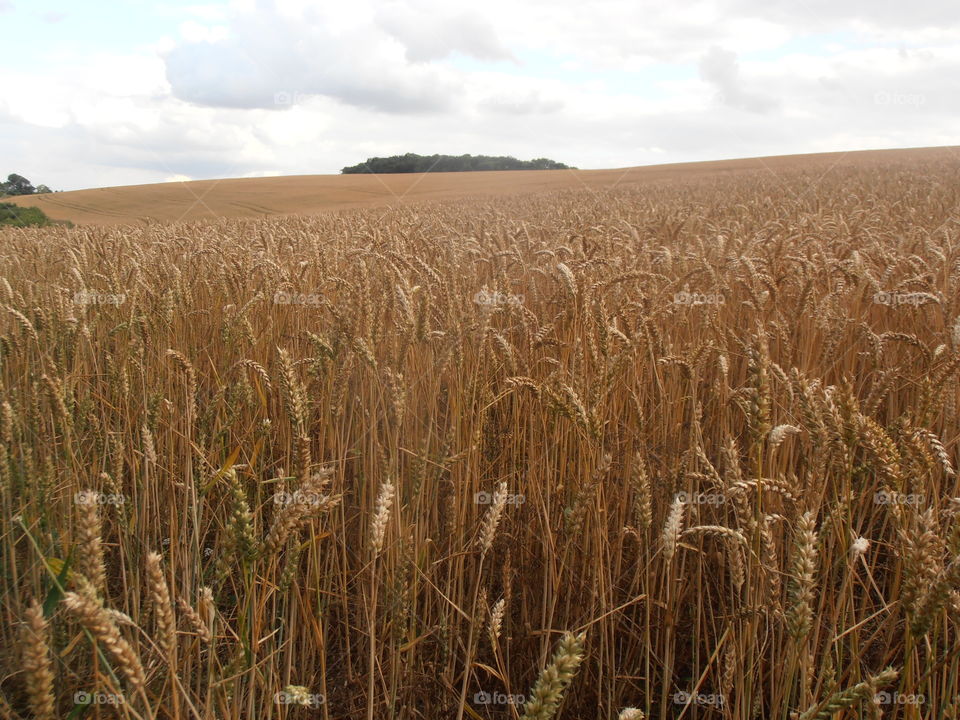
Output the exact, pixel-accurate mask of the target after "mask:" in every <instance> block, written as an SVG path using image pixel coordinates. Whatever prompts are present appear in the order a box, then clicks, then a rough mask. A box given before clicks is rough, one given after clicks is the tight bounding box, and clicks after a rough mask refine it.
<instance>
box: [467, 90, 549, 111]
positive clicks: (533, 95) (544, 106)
mask: <svg viewBox="0 0 960 720" xmlns="http://www.w3.org/2000/svg"><path fill="white" fill-rule="evenodd" d="M479 107H480V109H481V110H488V111H490V112H494V113H499V114H504V115H536V114H549V113H555V112H558V111H559V110H562V109H563V107H564V102H563V101H562V100H560V99H557V98H552V99H548V98H543V97H541V96H540V93H538V92H536V91H531V92H529V93H526V94H525V95H518V96H509V95H496V96H493V97H490V98H487V99H486V100H483V101H481V102H480V103H479Z"/></svg>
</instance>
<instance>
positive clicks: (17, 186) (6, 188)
mask: <svg viewBox="0 0 960 720" xmlns="http://www.w3.org/2000/svg"><path fill="white" fill-rule="evenodd" d="M48 192H52V191H51V190H50V188H48V187H47V186H46V185H37V186H36V187H34V186H33V183H31V182H30V181H29V180H27V179H26V178H25V177H24V176H23V175H17V174H16V173H10V174H9V175H7V181H6V182H2V183H0V195H41V194H43V193H48Z"/></svg>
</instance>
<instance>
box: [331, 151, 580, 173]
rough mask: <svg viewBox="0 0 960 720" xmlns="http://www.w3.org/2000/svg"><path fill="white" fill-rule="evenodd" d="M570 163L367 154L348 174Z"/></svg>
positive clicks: (555, 166) (526, 167)
mask: <svg viewBox="0 0 960 720" xmlns="http://www.w3.org/2000/svg"><path fill="white" fill-rule="evenodd" d="M571 169H576V168H570V167H569V166H568V165H564V164H563V163H559V162H556V161H554V160H548V159H547V158H537V159H535V160H517V159H516V158H515V157H509V156H498V157H492V156H490V155H417V154H415V153H407V154H406V155H394V156H392V157H386V158H368V159H367V161H366V162H362V163H360V164H359V165H353V166H350V167H345V168H343V170H341V171H340V172H341V173H343V174H345V175H351V174H357V173H423V172H468V171H475V170H571Z"/></svg>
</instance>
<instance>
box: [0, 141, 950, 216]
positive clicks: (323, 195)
mask: <svg viewBox="0 0 960 720" xmlns="http://www.w3.org/2000/svg"><path fill="white" fill-rule="evenodd" d="M953 149H955V148H920V149H910V150H869V151H859V152H849V153H822V154H816V155H783V156H777V157H768V158H748V159H740V160H719V161H715V162H696V163H679V164H672V165H652V166H647V167H634V168H620V169H615V170H524V171H504V172H476V173H433V174H401V175H299V176H287V177H270V178H242V179H231V180H198V181H194V182H186V183H155V184H151V185H129V186H124V187H111V188H96V189H93V190H75V191H72V192H63V193H55V194H52V195H43V196H31V197H24V198H16V199H14V200H13V202H17V203H19V204H21V205H36V206H37V207H40V208H41V209H42V210H43V211H44V212H45V213H47V215H49V216H50V217H51V218H53V219H55V220H71V221H72V222H74V223H78V224H97V225H122V224H137V225H144V224H149V223H153V222H177V221H193V220H202V219H204V218H208V219H209V218H213V217H228V218H241V217H264V216H270V215H293V214H304V215H311V214H315V213H318V212H323V211H326V210H340V209H346V208H357V207H380V206H389V205H400V204H409V203H414V202H419V201H423V200H438V199H446V198H462V197H468V196H484V195H490V196H494V195H519V194H524V193H531V192H538V191H544V190H561V189H565V188H579V187H584V186H586V187H589V188H596V189H599V188H605V187H606V188H609V187H611V186H614V185H620V186H622V185H629V184H633V183H645V182H653V181H662V180H669V179H672V178H693V177H696V176H708V175H713V174H726V173H737V174H739V173H750V172H755V171H757V170H760V171H764V172H767V171H769V172H770V173H771V174H775V173H777V172H779V171H782V170H786V169H810V170H812V171H821V169H822V172H828V171H830V170H833V169H838V168H841V167H851V166H857V165H864V164H867V165H870V164H873V163H876V162H885V163H889V162H901V161H902V162H912V161H915V160H925V159H929V160H935V159H936V158H939V157H942V156H943V155H944V154H945V153H949V152H950V151H951V150H953Z"/></svg>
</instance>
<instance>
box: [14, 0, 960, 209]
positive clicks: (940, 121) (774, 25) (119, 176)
mask: <svg viewBox="0 0 960 720" xmlns="http://www.w3.org/2000/svg"><path fill="white" fill-rule="evenodd" d="M0 39H2V46H3V48H4V63H3V65H4V73H3V81H2V88H3V90H2V93H0V158H2V161H3V162H2V167H0V175H3V176H6V175H7V174H8V173H10V172H17V173H20V174H22V175H25V176H26V177H28V178H29V179H30V180H32V181H34V182H35V183H45V184H47V185H50V186H51V187H53V188H55V189H63V190H72V189H78V188H84V187H98V186H106V185H126V184H135V183H146V182H162V181H165V180H171V179H186V178H190V179H202V178H214V177H243V176H262V175H277V174H282V175H287V174H309V173H335V172H338V171H339V169H340V168H341V167H343V166H344V165H350V164H354V163H357V162H360V161H362V160H364V159H366V158H367V157H371V156H375V155H381V156H382V155H392V154H398V153H404V152H417V153H421V154H431V153H435V152H438V153H450V154H461V153H472V154H491V155H514V156H516V157H519V158H524V159H529V158H533V157H550V158H553V159H555V160H559V161H562V162H566V163H568V164H571V165H576V166H578V167H581V168H608V167H626V166H631V165H647V164H656V163H664V162H680V161H685V160H701V159H703V160H706V159H719V158H732V157H746V156H757V155H777V154H784V153H802V152H818V151H829V150H851V149H866V148H890V147H916V146H929V145H954V144H960V125H958V123H957V118H958V115H960V112H958V111H960V13H958V12H957V11H956V7H955V0H910V2H903V0H703V1H700V2H681V3H668V2H663V1H662V0H590V2H584V1H583V0H485V1H484V2H460V1H459V0H344V1H339V2H334V1H332V0H328V1H327V2H308V1H307V0H228V1H224V2H211V3H202V2H198V1H197V0H193V1H192V2H183V1H181V0H168V1H166V2H146V1H144V0H94V1H93V2H89V3H78V2H76V0H49V1H47V0H0Z"/></svg>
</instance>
